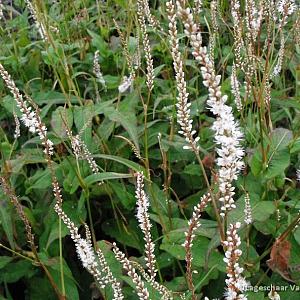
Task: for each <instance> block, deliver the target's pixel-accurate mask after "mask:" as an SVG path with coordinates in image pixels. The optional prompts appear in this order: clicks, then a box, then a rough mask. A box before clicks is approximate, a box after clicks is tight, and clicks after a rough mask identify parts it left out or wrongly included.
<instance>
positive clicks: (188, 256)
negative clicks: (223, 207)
mask: <svg viewBox="0 0 300 300" xmlns="http://www.w3.org/2000/svg"><path fill="white" fill-rule="evenodd" d="M210 200H211V196H210V194H209V193H208V194H206V195H204V196H203V197H201V199H200V202H199V203H198V205H196V206H195V207H194V209H193V215H192V217H191V219H190V220H189V222H188V225H189V227H188V230H187V231H186V232H185V241H184V243H183V245H182V246H183V247H184V248H185V261H186V277H187V282H188V286H189V290H190V291H191V292H192V299H193V300H194V299H196V298H195V287H194V284H193V277H192V260H193V256H192V246H193V240H194V237H195V231H196V230H197V229H198V228H199V227H200V225H201V224H200V217H201V214H202V212H203V210H204V209H205V208H206V206H207V204H208V202H209V201H210Z"/></svg>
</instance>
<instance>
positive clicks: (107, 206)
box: [0, 0, 300, 300]
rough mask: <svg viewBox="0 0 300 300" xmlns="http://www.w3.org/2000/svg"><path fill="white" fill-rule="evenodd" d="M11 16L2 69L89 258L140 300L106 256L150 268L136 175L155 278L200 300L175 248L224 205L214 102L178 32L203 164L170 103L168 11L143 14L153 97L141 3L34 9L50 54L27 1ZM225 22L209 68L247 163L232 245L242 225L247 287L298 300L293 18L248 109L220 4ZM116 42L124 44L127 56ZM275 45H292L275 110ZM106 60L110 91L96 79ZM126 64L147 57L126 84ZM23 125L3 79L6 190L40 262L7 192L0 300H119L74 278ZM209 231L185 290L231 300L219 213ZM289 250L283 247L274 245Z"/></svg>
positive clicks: (297, 73) (201, 236) (226, 14)
mask: <svg viewBox="0 0 300 300" xmlns="http://www.w3.org/2000/svg"><path fill="white" fill-rule="evenodd" d="M190 2H191V3H192V2H193V1H190ZM195 2H196V1H195ZM265 2H268V1H265ZM270 2H272V1H270ZM3 3H4V9H3V14H4V15H3V17H2V19H1V20H0V36H1V41H2V42H1V46H0V62H1V64H2V65H3V66H4V67H5V69H6V70H7V71H8V72H9V73H10V74H11V76H12V78H13V80H14V81H15V82H16V85H17V87H18V88H19V89H20V90H21V91H22V94H24V95H27V96H28V97H29V99H32V100H28V101H29V103H35V104H36V105H37V106H38V108H39V113H40V116H41V118H42V120H43V122H44V123H45V124H46V126H47V128H48V137H49V139H50V140H51V141H52V142H53V143H54V156H53V158H52V159H53V170H54V172H55V174H56V177H57V180H58V182H59V184H60V186H61V190H62V196H63V199H64V202H63V210H64V212H65V213H66V214H67V215H68V217H69V218H70V219H71V220H72V221H73V222H74V224H75V225H76V226H77V227H79V228H80V230H79V231H80V233H81V234H84V233H85V227H84V224H88V226H89V228H90V230H91V236H92V241H93V243H94V247H95V249H97V248H100V249H101V250H102V252H103V253H104V256H105V258H106V261H107V264H108V265H109V266H110V269H111V272H112V273H113V275H114V276H115V277H116V278H117V279H118V280H122V289H123V291H124V295H125V299H138V296H137V295H136V293H135V292H133V287H134V286H135V284H134V283H133V282H132V280H131V279H130V277H129V276H127V274H125V273H124V272H123V271H122V266H121V264H120V263H119V262H118V261H117V260H116V258H115V255H114V253H113V251H112V242H116V243H117V244H118V247H119V248H120V249H121V250H122V251H123V252H124V253H126V256H127V257H128V258H130V260H132V261H134V262H137V263H139V264H140V265H141V266H143V267H145V266H146V264H145V260H144V246H145V241H144V236H143V232H142V231H141V229H140V228H139V222H138V220H137V218H136V198H135V192H136V191H135V190H136V187H135V184H136V179H135V177H136V173H137V172H141V171H142V172H143V174H144V175H145V191H146V194H147V195H148V197H149V201H150V207H149V216H150V221H151V223H152V228H151V233H152V239H153V241H154V243H155V252H154V254H155V256H156V267H157V269H158V275H157V277H156V279H157V280H158V282H159V283H160V284H162V285H164V286H166V287H167V288H168V289H170V290H172V291H174V299H180V296H181V295H182V294H183V292H186V299H191V297H192V294H191V293H190V292H189V289H190V286H189V285H188V282H187V278H186V269H185V268H186V262H185V255H186V253H185V248H184V247H183V246H182V244H183V243H184V241H185V232H186V231H187V230H188V226H189V224H188V220H189V219H190V218H191V217H192V214H193V210H194V206H195V205H197V204H198V203H199V201H200V198H201V196H203V195H204V194H206V193H207V191H208V187H207V184H206V178H208V180H209V182H210V184H211V189H212V192H213V193H214V194H215V195H216V197H217V196H218V195H219V194H218V193H219V190H218V185H217V183H218V178H217V177H218V169H219V168H218V166H217V164H216V161H217V157H218V153H217V151H216V143H215V142H216V140H215V139H214V134H215V133H214V131H213V130H212V125H213V123H214V120H215V116H214V115H213V113H212V112H211V111H210V110H209V109H208V108H207V104H206V103H207V102H206V101H207V98H208V97H207V89H206V87H205V84H203V78H202V75H201V72H200V67H199V66H198V65H197V64H196V63H195V60H194V58H193V57H192V55H191V53H190V52H191V51H190V47H189V46H188V45H189V38H188V37H187V33H186V32H184V30H183V28H182V24H180V23H179V22H178V32H179V34H178V37H179V41H180V47H179V48H180V51H181V54H182V59H183V61H184V63H185V64H184V71H185V75H186V82H187V92H188V93H189V99H190V102H191V106H190V118H191V119H193V129H195V130H196V136H199V137H200V141H199V142H198V144H199V152H198V154H199V157H198V158H197V156H195V154H194V153H193V151H189V150H186V149H183V146H185V145H186V141H185V138H184V137H182V135H180V134H179V133H178V131H180V130H181V128H180V125H178V124H177V121H176V120H177V118H178V114H177V111H176V105H175V104H176V101H177V99H176V95H177V91H176V81H175V76H174V70H173V62H172V55H171V52H172V49H171V46H170V44H169V39H170V37H169V35H168V17H167V12H166V5H165V2H164V1H150V6H151V12H152V13H153V15H154V17H155V18H156V20H158V22H159V24H160V25H159V26H158V27H157V28H152V27H151V26H150V25H151V24H150V22H149V21H148V22H149V24H150V25H149V24H148V23H147V28H146V29H147V30H146V33H147V35H148V36H149V41H150V47H151V55H152V58H153V66H154V70H153V74H154V82H153V89H152V90H151V91H149V79H148V77H147V74H148V71H149V70H148V68H147V67H148V65H147V57H146V59H145V58H144V56H145V53H144V51H143V37H144V36H145V32H142V33H143V36H142V35H141V31H142V25H141V23H139V20H138V15H137V8H136V6H137V5H136V1H123V0H108V1H90V0H85V1H82V0H75V1H32V3H33V5H34V8H35V10H36V14H37V18H38V20H39V21H40V22H41V24H46V27H45V28H46V34H47V39H46V40H43V39H42V38H41V36H40V31H39V28H38V27H37V26H36V22H35V20H34V19H33V18H32V17H31V16H30V11H29V9H28V5H26V2H24V1H21V0H18V1H13V2H12V4H7V3H8V2H7V3H6V1H3ZM198 18H199V19H198V20H197V21H199V24H200V25H201V28H202V32H203V41H204V42H205V43H206V44H207V43H208V41H209V34H210V35H211V36H212V35H213V34H212V33H213V31H214V28H213V15H212V13H211V7H210V1H204V4H203V9H202V12H201V13H200V14H199V15H198ZM114 20H115V22H116V23H114ZM216 20H217V24H218V26H217V28H218V32H215V34H216V35H214V37H215V48H213V47H212V49H213V50H212V52H213V54H212V55H213V57H214V63H215V69H216V73H217V74H221V75H222V80H221V83H220V84H221V90H222V93H224V94H227V95H228V96H229V100H228V103H229V104H228V105H230V106H231V107H232V110H233V114H234V116H235V118H236V120H238V124H239V126H240V127H241V129H242V131H243V135H244V137H243V140H242V147H243V149H244V150H245V153H246V154H245V157H244V163H245V166H244V169H243V170H242V171H241V172H240V174H239V176H238V179H237V180H236V181H235V182H234V183H233V185H234V187H235V195H234V199H235V204H236V208H235V209H233V210H231V211H230V212H228V215H226V222H224V224H223V225H224V228H223V231H224V232H226V230H227V227H228V228H229V224H231V223H235V222H237V221H239V222H241V223H242V226H241V229H240V230H239V232H238V233H239V236H240V238H241V246H240V249H241V250H242V256H241V259H240V265H241V266H242V267H243V268H244V273H243V274H244V277H245V278H246V280H248V281H250V282H251V285H252V286H255V285H264V286H267V285H270V284H273V285H276V286H279V285H280V286H282V285H285V286H288V289H287V291H286V292H279V294H280V296H281V297H282V299H295V295H297V292H296V291H293V290H291V288H290V284H296V285H298V286H299V285H300V271H299V265H300V256H299V247H300V229H299V227H297V223H298V221H299V220H300V219H299V209H300V202H299V201H300V189H299V183H297V180H296V179H297V175H296V170H297V169H299V168H300V160H299V154H300V126H299V120H300V102H299V100H300V43H299V40H300V37H299V32H300V30H299V23H300V21H299V8H298V11H297V12H295V13H294V14H293V15H291V16H290V17H289V18H288V21H287V24H286V25H285V27H284V28H283V30H282V32H280V31H279V30H278V32H277V31H276V34H275V35H276V37H277V39H274V41H270V45H268V47H270V53H271V54H272V57H271V58H267V57H264V56H263V55H262V56H261V57H260V58H261V64H260V67H259V68H258V70H256V75H257V77H256V78H255V80H253V81H252V82H251V83H250V85H251V89H252V90H251V91H250V92H249V94H247V91H246V90H245V89H244V86H243V85H242V87H241V89H240V93H241V97H242V100H243V103H242V109H241V110H238V108H237V106H236V104H235V96H234V93H233V92H232V91H231V85H230V76H231V73H232V65H233V63H234V61H235V59H236V57H235V53H234V51H235V49H234V30H233V21H232V18H231V17H230V5H229V1H223V0H220V1H218V12H217V19H216ZM116 24H117V25H116ZM297 24H298V25H297ZM297 26H298V27H297ZM118 27H119V28H118ZM297 29H298V30H297ZM120 32H121V34H122V35H123V38H124V39H125V41H127V44H128V50H127V51H128V53H126V48H125V46H124V44H122V43H123V41H122V36H120ZM208 33H209V34H208ZM267 34H268V32H267V26H266V25H265V24H263V25H262V26H261V32H260V34H259V37H258V45H259V46H258V47H257V48H255V50H257V49H258V50H257V51H262V50H261V49H260V48H262V47H263V46H264V42H265V40H266V39H268V36H267ZM280 34H283V35H284V37H285V56H284V60H283V64H282V70H281V73H280V75H279V76H277V77H274V78H271V79H270V82H271V83H272V84H271V88H270V99H271V100H270V103H268V102H265V101H264V99H265V93H266V91H267V89H266V81H265V77H264V73H263V67H261V65H265V64H270V65H271V66H272V67H273V68H274V66H275V65H276V62H277V59H278V56H279V49H280V39H278V36H279V35H280ZM297 34H298V35H297ZM210 42H211V41H210ZM97 50H99V66H100V68H101V73H102V74H103V80H102V79H101V78H100V77H98V76H97V74H95V73H94V71H93V68H94V53H95V52H96V51H97ZM271 54H270V55H271ZM128 55H129V57H130V58H136V57H138V56H139V55H140V56H141V62H140V65H139V64H138V63H136V65H134V66H133V68H132V69H134V70H133V71H132V69H130V65H128ZM242 55H246V54H242ZM255 55H257V56H259V54H257V53H255V54H254V56H255ZM130 72H135V78H134V80H133V83H132V85H131V86H130V87H129V88H128V89H127V90H126V91H125V92H123V93H122V92H120V89H118V87H119V88H120V85H121V84H122V83H124V82H123V79H124V76H127V77H128V78H129V76H130V75H131V73H130ZM238 77H239V80H240V82H241V83H243V81H244V80H246V76H245V75H244V74H243V72H240V73H238ZM104 82H105V84H104ZM21 115H22V114H21V112H20V110H19V108H18V107H17V105H16V103H15V101H14V98H13V96H12V95H11V94H10V93H9V90H8V89H7V88H6V87H5V83H4V81H2V80H1V81H0V122H1V129H0V153H1V176H4V177H5V178H7V179H8V181H9V182H10V185H11V186H12V187H13V190H14V192H15V194H16V195H17V196H18V200H19V203H20V204H21V206H22V209H23V210H24V214H25V216H26V218H27V219H28V220H29V223H30V225H31V228H32V232H33V234H34V241H35V245H36V248H37V256H35V253H34V252H33V251H32V248H30V245H29V244H28V237H27V236H26V231H25V230H24V228H25V227H24V221H23V219H22V218H20V216H19V213H18V211H17V210H16V209H15V207H14V205H12V204H11V203H10V201H9V200H10V199H9V197H7V194H6V193H5V192H4V189H2V190H1V189H0V199H1V200H0V236H1V243H0V253H1V257H0V270H1V272H0V299H8V300H9V299H31V300H35V299H40V298H42V299H56V297H59V296H58V295H62V298H60V299H72V300H76V299H112V297H113V294H112V293H113V291H112V289H111V287H110V286H107V287H105V288H101V287H100V286H99V285H97V284H96V283H95V280H94V278H93V277H92V276H91V275H90V274H89V273H88V272H87V271H86V270H85V269H84V268H83V266H82V265H81V263H80V260H79V259H78V257H77V254H76V249H75V246H74V244H73V241H72V239H71V238H70V236H69V230H68V228H67V226H65V224H64V223H63V222H61V221H60V219H59V218H58V217H57V214H56V213H55V211H54V205H55V199H54V196H53V191H52V190H53V188H52V177H51V176H52V174H51V171H52V170H51V169H50V168H49V166H48V165H47V159H46V158H45V155H44V153H43V148H42V141H41V140H40V139H39V137H38V136H36V135H34V134H32V133H31V132H29V131H28V130H27V128H25V126H23V125H22V124H21V127H20V133H21V134H20V136H19V137H18V138H15V137H14V134H15V127H16V126H17V125H16V118H17V117H19V118H21ZM70 132H71V137H72V135H73V136H76V135H77V134H78V135H79V136H80V139H81V141H82V142H83V143H84V144H85V146H86V148H87V150H88V152H89V154H90V156H91V157H92V158H93V159H94V160H95V161H96V164H97V166H98V168H99V172H96V173H95V172H94V173H93V172H92V170H91V168H90V162H89V161H86V160H82V159H79V158H78V156H76V153H74V149H72V143H71V137H70ZM82 151H84V150H82ZM201 166H202V167H201ZM247 194H248V195H249V197H250V206H251V210H252V224H250V225H246V224H244V223H243V222H244V218H245V200H244V198H245V196H246V195H247ZM218 205H219V204H218ZM200 223H201V226H200V227H199V228H197V229H196V230H195V238H194V241H193V247H192V249H191V251H192V256H193V261H192V269H193V275H192V277H193V278H192V279H193V283H194V287H195V295H196V297H198V298H194V299H202V297H204V296H207V297H209V298H211V299H213V298H217V297H221V296H222V295H223V294H224V288H225V281H224V280H225V278H226V273H227V270H226V264H225V262H224V261H223V258H224V253H225V251H224V248H223V247H222V246H223V244H222V242H223V241H221V237H220V223H219V220H218V217H217V215H216V213H215V210H214V209H213V206H212V205H208V206H207V208H206V209H205V210H204V211H203V212H202V216H201V219H200ZM283 240H285V241H287V243H288V246H287V244H282V243H281V242H282V241H283ZM278 245H279V246H281V247H283V246H282V245H285V249H284V250H285V251H286V253H287V252H288V254H287V255H286V256H288V258H287V257H286V256H284V257H281V256H280V255H278V254H276V253H277V252H276V251H275V250H274V249H275V248H274V246H278ZM287 249H288V250H287ZM270 261H271V262H270ZM45 269H46V270H47V272H48V273H47V272H45ZM146 287H147V288H148V290H149V291H150V297H151V299H161V295H160V294H159V293H158V292H157V291H156V290H155V289H153V287H151V286H150V284H149V283H146ZM56 289H57V290H56ZM267 294H268V293H267V292H266V291H263V292H262V291H260V292H258V293H251V292H249V293H248V299H265V297H267ZM64 297H65V298H64ZM266 299H267V298H266Z"/></svg>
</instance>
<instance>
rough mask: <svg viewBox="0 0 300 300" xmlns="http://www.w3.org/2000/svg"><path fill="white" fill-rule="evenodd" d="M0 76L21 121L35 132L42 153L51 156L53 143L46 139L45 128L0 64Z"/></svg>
mask: <svg viewBox="0 0 300 300" xmlns="http://www.w3.org/2000/svg"><path fill="white" fill-rule="evenodd" d="M0 75H1V77H2V78H3V80H4V82H5V84H6V86H7V88H8V89H9V90H10V92H11V93H12V95H13V97H14V99H15V101H16V103H17V106H18V107H19V109H20V111H21V113H22V116H21V121H22V122H23V124H24V125H25V126H26V127H28V129H29V131H30V132H32V133H36V132H37V134H38V135H39V137H40V139H41V141H42V144H43V145H44V147H45V149H44V152H45V153H46V154H47V155H49V156H51V155H53V142H52V141H51V140H49V139H48V138H47V128H46V126H45V125H44V124H43V123H42V121H41V119H40V117H39V115H38V114H37V113H36V111H35V110H33V109H32V107H31V106H30V105H29V104H28V102H27V101H25V100H24V99H23V96H22V95H21V93H20V91H19V89H18V88H17V87H16V84H15V82H14V81H13V80H12V78H11V76H10V75H9V74H8V72H7V71H6V70H5V69H4V67H3V65H2V64H0Z"/></svg>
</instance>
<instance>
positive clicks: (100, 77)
mask: <svg viewBox="0 0 300 300" xmlns="http://www.w3.org/2000/svg"><path fill="white" fill-rule="evenodd" d="M93 72H94V74H95V76H96V78H97V79H98V81H99V82H100V83H101V84H102V86H103V87H104V88H105V89H106V84H105V80H104V77H103V74H102V72H101V68H100V64H99V50H97V51H95V53H94V61H93Z"/></svg>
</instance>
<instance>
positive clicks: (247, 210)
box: [244, 193, 252, 225]
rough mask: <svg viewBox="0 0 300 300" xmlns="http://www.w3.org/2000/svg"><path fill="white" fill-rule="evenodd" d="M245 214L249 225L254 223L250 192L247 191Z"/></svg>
mask: <svg viewBox="0 0 300 300" xmlns="http://www.w3.org/2000/svg"><path fill="white" fill-rule="evenodd" d="M244 214H245V219H244V221H245V223H246V224H247V225H249V224H251V223H252V209H251V205H250V197H249V194H248V193H246V195H245V209H244Z"/></svg>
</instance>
